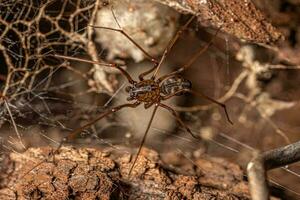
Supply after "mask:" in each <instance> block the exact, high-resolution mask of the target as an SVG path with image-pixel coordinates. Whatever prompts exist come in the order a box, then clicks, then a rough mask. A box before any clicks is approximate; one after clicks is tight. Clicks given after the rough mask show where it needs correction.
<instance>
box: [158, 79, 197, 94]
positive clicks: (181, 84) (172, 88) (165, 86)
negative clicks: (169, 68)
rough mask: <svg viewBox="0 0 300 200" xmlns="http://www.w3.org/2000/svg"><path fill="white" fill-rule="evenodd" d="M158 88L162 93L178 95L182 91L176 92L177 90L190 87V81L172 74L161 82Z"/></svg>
mask: <svg viewBox="0 0 300 200" xmlns="http://www.w3.org/2000/svg"><path fill="white" fill-rule="evenodd" d="M160 89H161V93H162V94H164V95H171V94H176V96H180V95H182V94H183V92H181V93H178V91H183V90H190V89H192V83H191V81H189V80H187V79H185V78H183V77H181V76H172V77H170V78H168V79H166V80H165V81H163V82H162V84H161V87H160Z"/></svg>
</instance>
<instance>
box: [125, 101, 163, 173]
mask: <svg viewBox="0 0 300 200" xmlns="http://www.w3.org/2000/svg"><path fill="white" fill-rule="evenodd" d="M158 106H159V104H155V107H154V109H153V111H152V115H151V118H150V120H149V122H148V125H147V129H146V131H145V133H144V136H143V138H142V141H141V142H140V146H139V149H138V151H137V153H136V156H135V159H134V161H133V163H132V165H131V167H130V170H129V173H128V175H130V174H131V172H132V170H133V168H134V165H135V163H136V161H137V159H138V157H139V155H140V153H141V150H142V147H143V146H144V143H145V141H146V137H147V135H148V133H149V129H150V127H151V124H152V122H153V119H154V116H155V113H156V111H157V108H158Z"/></svg>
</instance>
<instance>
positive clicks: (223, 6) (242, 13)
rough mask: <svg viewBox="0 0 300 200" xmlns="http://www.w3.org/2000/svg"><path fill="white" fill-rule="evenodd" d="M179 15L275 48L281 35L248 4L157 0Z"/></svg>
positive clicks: (227, 0) (224, 0)
mask: <svg viewBox="0 0 300 200" xmlns="http://www.w3.org/2000/svg"><path fill="white" fill-rule="evenodd" d="M156 1H158V2H161V3H164V4H166V5H168V6H170V7H173V8H175V9H176V10H177V11H179V12H183V13H191V14H194V15H197V16H198V20H199V21H200V23H201V24H202V25H205V26H213V27H216V28H220V27H221V30H222V31H224V32H226V33H228V34H231V35H234V36H235V37H237V38H239V39H244V40H246V41H247V42H254V43H262V44H274V43H276V42H278V41H280V40H282V39H283V35H282V34H281V33H280V32H279V31H278V30H277V29H276V28H275V27H274V26H272V24H271V23H270V22H269V21H268V20H267V19H266V17H265V16H264V15H263V14H262V13H261V11H259V10H258V9H256V7H255V6H254V4H253V3H252V2H251V1H250V0H245V1H240V0H220V1H216V0H187V1H182V0H156Z"/></svg>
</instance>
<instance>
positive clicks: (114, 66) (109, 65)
mask: <svg viewBox="0 0 300 200" xmlns="http://www.w3.org/2000/svg"><path fill="white" fill-rule="evenodd" d="M53 56H54V57H57V58H64V59H68V60H75V61H79V62H85V63H91V64H96V65H103V66H106V67H113V68H116V69H118V70H119V71H120V72H121V73H122V74H123V76H124V77H125V78H126V79H127V80H128V82H129V83H131V84H134V83H135V82H136V81H134V80H133V79H132V77H131V76H130V75H129V74H128V73H127V72H126V71H125V70H124V69H123V68H122V67H120V66H119V65H117V64H115V63H101V62H97V61H93V60H87V59H82V58H73V57H71V56H64V55H58V54H54V55H53Z"/></svg>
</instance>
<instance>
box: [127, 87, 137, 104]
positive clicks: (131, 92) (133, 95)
mask: <svg viewBox="0 0 300 200" xmlns="http://www.w3.org/2000/svg"><path fill="white" fill-rule="evenodd" d="M125 91H126V92H127V93H128V94H129V97H128V98H127V101H131V100H134V99H135V98H136V92H134V91H135V86H130V85H129V86H127V87H126V88H125Z"/></svg>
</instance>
